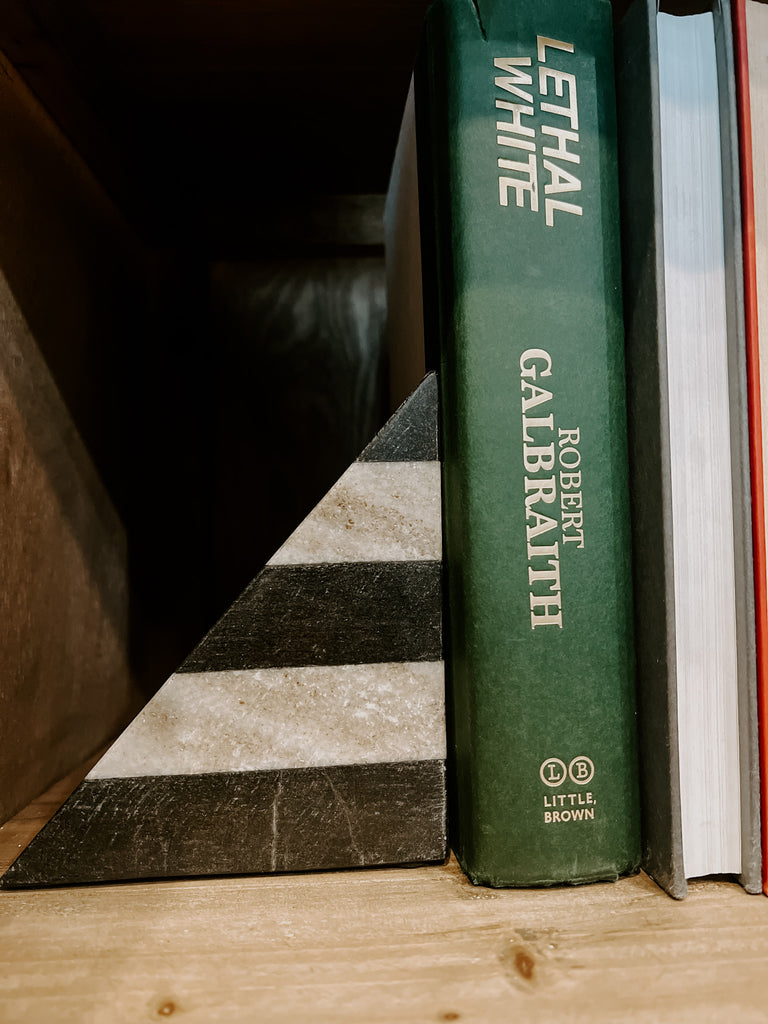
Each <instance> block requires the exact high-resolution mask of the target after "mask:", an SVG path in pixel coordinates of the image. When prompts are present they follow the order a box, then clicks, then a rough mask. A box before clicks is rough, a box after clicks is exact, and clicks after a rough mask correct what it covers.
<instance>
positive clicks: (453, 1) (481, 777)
mask: <svg viewBox="0 0 768 1024" xmlns="http://www.w3.org/2000/svg"><path fill="white" fill-rule="evenodd" d="M415 94H416V95H415V103H416V126H417V139H418V176H419V196H420V199H419V203H420V217H421V228H422V265H423V272H424V321H425V334H426V350H427V356H428V363H429V362H432V361H433V360H434V355H433V354H434V353H438V352H439V364H440V370H441V390H442V431H443V433H442V441H443V460H444V461H443V474H444V475H443V484H444V528H445V544H446V566H447V588H448V597H449V601H448V624H449V633H448V637H449V650H448V652H447V670H448V674H449V680H450V681H449V693H450V698H451V699H450V708H451V721H450V731H451V743H452V752H451V757H452V782H453V808H452V810H453V819H452V820H453V826H452V828H453V836H452V841H453V846H454V849H455V851H456V853H457V856H458V858H459V860H460V862H461V864H462V866H463V868H464V870H465V871H466V872H467V873H468V874H469V876H470V877H471V878H472V879H473V880H474V881H476V882H480V883H486V884H490V885H499V886H501V885H516V886H524V885H526V886H527V885H553V884H558V883H564V882H586V881H590V880H595V879H604V878H616V877H617V876H618V875H620V874H622V873H625V872H629V871H632V870H634V869H635V868H636V867H637V865H638V861H639V813H638V796H637V768H636V741H635V698H634V678H633V666H634V655H633V644H632V611H631V568H630V557H629V548H630V540H629V513H628V489H627V453H626V419H625V415H626V414H625V396H624V361H623V329H622V307H621V273H620V258H619V237H618V220H619V217H618V185H617V170H616V126H615V106H614V85H613V45H612V33H611V7H610V4H609V3H607V2H603V0H591V2H587V3H580V4H578V5H576V4H571V3H566V2H563V0H542V2H538V3H536V4H531V3H521V2H520V3H518V2H512V3H510V2H505V3H499V2H489V0H485V2H483V0H480V2H477V3H473V2H471V0H438V2H437V3H436V4H434V5H433V7H432V8H431V9H430V11H429V13H428V16H427V22H426V27H425V36H424V44H423V50H422V57H421V60H420V64H419V66H418V69H417V74H416V90H415Z"/></svg>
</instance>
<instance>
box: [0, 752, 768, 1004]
mask: <svg viewBox="0 0 768 1024" xmlns="http://www.w3.org/2000/svg"><path fill="white" fill-rule="evenodd" d="M80 774H82V772H81V773H80ZM76 781H77V779H76V777H74V776H73V777H70V778H69V779H68V780H65V781H64V782H63V783H60V784H59V785H58V786H56V787H54V789H53V790H51V791H50V792H49V793H47V794H46V795H45V796H44V797H42V798H41V799H40V800H38V801H36V802H35V803H34V804H33V805H31V806H30V807H29V808H27V810H26V811H24V812H23V813H22V814H20V815H19V816H18V817H17V818H15V819H13V820H12V821H11V822H8V823H7V824H6V825H5V826H4V827H3V828H2V829H0V869H3V870H4V868H5V866H7V864H8V863H9V862H10V861H11V860H12V859H13V858H14V857H15V856H16V854H17V853H18V851H19V849H20V848H21V847H23V846H24V845H25V844H26V843H27V842H28V841H29V839H30V838H31V837H32V835H33V834H34V833H35V832H36V831H37V829H38V828H39V827H40V826H41V824H42V823H43V822H44V821H45V820H47V818H48V816H49V815H50V814H51V813H52V812H53V810H54V809H55V807H56V806H57V805H58V803H59V802H60V801H61V800H62V799H63V798H64V796H65V795H66V793H67V792H68V790H69V789H70V788H71V787H72V785H74V784H75V782H76ZM766 978H768V900H766V899H765V898H764V897H762V896H747V895H746V894H745V893H744V892H743V891H742V890H741V889H740V888H739V887H738V886H736V885H731V884H728V883H725V882H715V881H703V882H695V883H693V884H692V885H691V893H690V896H689V897H688V899H687V900H685V901H684V902H682V903H679V902H675V901H674V900H672V899H670V898H669V897H668V896H666V895H665V894H663V893H662V892H661V891H660V890H659V889H658V888H657V887H656V886H655V885H654V883H653V882H651V881H650V879H648V878H647V877H646V876H645V875H639V876H637V877H635V878H628V879H624V880H622V881H620V882H618V883H616V884H602V885H592V886H585V887H583V888H578V889H567V888H566V889H557V890H550V891H543V890H524V891H494V890H490V889H483V888H475V887H474V886H472V885H471V883H470V882H468V881H467V880H466V879H465V878H464V876H463V875H462V874H461V872H460V871H459V869H458V867H457V865H456V863H455V861H454V860H453V859H452V860H451V861H450V862H449V863H447V864H446V865H443V866H438V867H431V868H414V869H397V870H393V869H382V870H368V871H349V872H328V873H318V874H304V875H283V876H276V877H251V878H221V879H199V880H184V881H178V882H157V883H138V884H124V885H106V886H96V887H91V888H72V889H58V890H48V891H40V892H18V893H12V892H0V1021H2V1022H3V1024H11V1022H13V1024H16V1022H24V1024H27V1022H29V1024H38V1022H40V1021H46V1022H72V1024H102V1022H103V1024H107V1022H109V1024H120V1022H123V1021H125V1022H128V1021H130V1022H137V1021H152V1020H163V1019H168V1018H172V1019H174V1020H176V1019H178V1020H179V1021H196V1022H197V1021H199V1022H210V1021H228V1022H232V1021H248V1022H251V1021H253V1022H256V1021H269V1022H271V1024H282V1022H294V1021H295V1022H304V1021H307V1022H310V1021H311V1022H312V1024H323V1022H328V1024H331V1022H334V1024H345V1022H353V1021H354V1022H371V1024H375V1022H378V1021H382V1022H383V1021H386V1022H388V1024H391V1022H418V1024H421V1022H425V1024H426V1022H440V1021H460V1022H466V1024H470V1022H477V1024H494V1022H496V1021H505V1022H507V1021H515V1022H518V1021H534V1022H536V1021H577V1022H578V1021H592V1022H595V1021H596V1022H599V1021H619V1020H620V1021H625V1020H631V1021H640V1022H644V1021H649V1022H650V1021H675V1022H688V1021H691V1022H693V1021H696V1022H704V1021H739V1022H751V1021H766V1020H768V999H767V998H766Z"/></svg>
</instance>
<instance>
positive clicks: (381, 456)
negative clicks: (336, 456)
mask: <svg viewBox="0 0 768 1024" xmlns="http://www.w3.org/2000/svg"><path fill="white" fill-rule="evenodd" d="M437 459H438V441H437V377H436V376H435V374H434V373H430V374H429V375H428V376H427V377H425V378H424V380H423V381H422V382H421V384H419V386H418V388H416V390H415V391H414V392H413V394H412V395H411V396H410V398H407V399H406V400H405V402H404V403H403V404H402V405H401V406H400V408H399V409H398V410H397V412H396V413H395V414H394V415H393V416H392V417H391V419H389V420H388V421H387V423H386V424H385V425H384V426H383V427H382V428H381V430H380V431H379V433H378V434H377V435H376V437H374V439H373V440H372V441H371V443H370V444H369V445H368V447H367V448H366V449H365V451H364V452H363V453H362V455H360V457H359V458H358V460H357V461H358V462H425V461H427V462H436V461H437Z"/></svg>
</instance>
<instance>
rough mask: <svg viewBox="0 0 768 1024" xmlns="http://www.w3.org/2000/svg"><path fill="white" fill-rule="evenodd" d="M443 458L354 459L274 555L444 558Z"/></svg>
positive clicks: (296, 560) (282, 558) (288, 558)
mask: <svg viewBox="0 0 768 1024" xmlns="http://www.w3.org/2000/svg"><path fill="white" fill-rule="evenodd" d="M441 557H442V549H441V533H440V463H439V462H355V463H353V464H352V465H351V466H350V468H349V469H348V470H347V471H346V473H344V475H343V476H342V477H341V478H340V479H339V481H338V483H336V484H335V485H334V486H333V487H332V488H331V490H330V491H329V492H328V493H327V494H326V495H325V497H324V498H323V499H322V501H320V502H319V504H318V505H316V506H315V508H314V509H313V511H312V513H311V514H310V515H309V516H308V517H307V518H306V519H305V520H304V522H303V523H302V524H301V525H300V526H299V527H298V528H297V529H296V530H295V531H294V532H293V533H292V534H291V536H290V537H289V538H288V540H287V541H286V542H285V544H283V546H282V547H281V548H280V549H279V551H277V553H276V554H275V555H274V556H273V557H272V558H271V559H270V561H269V564H270V565H289V564H294V565H296V564H313V563H318V562H355V561H368V562H374V561H379V562H395V561H418V560H424V559H427V560H434V561H439V560H440V558H441Z"/></svg>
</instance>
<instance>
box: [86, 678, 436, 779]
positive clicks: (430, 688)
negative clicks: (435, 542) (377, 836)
mask: <svg viewBox="0 0 768 1024" xmlns="http://www.w3.org/2000/svg"><path fill="white" fill-rule="evenodd" d="M440 758H445V686H444V671H443V663H442V662H440V661H437V662H431V661H429V662H403V663H400V662H395V663H384V662H381V663H378V664H375V665H332V666H302V667H299V668H290V669H246V670H243V671H227V672H187V673H183V674H180V675H179V674H174V675H172V676H171V677H170V679H168V681H167V682H166V683H165V685H164V686H163V687H161V689H160V690H159V691H158V692H157V693H156V694H155V696H154V697H153V698H152V700H151V701H150V702H149V704H147V706H146V707H145V708H144V710H143V711H142V712H141V713H140V714H139V715H138V716H137V717H136V718H135V719H134V720H133V722H132V723H131V724H130V725H129V726H128V728H127V729H126V730H125V731H124V732H123V733H122V735H121V736H119V737H118V739H117V740H116V741H115V742H114V744H113V745H112V746H111V747H110V749H109V750H108V751H107V752H106V754H104V756H103V757H102V758H101V759H100V760H99V761H98V763H97V764H96V765H95V766H94V767H93V769H92V770H91V772H90V774H89V775H88V778H89V779H97V778H98V779H109V778H128V777H138V776H142V775H202V774H205V773H210V772H244V771H267V770H273V769H274V770H277V769H290V768H309V767H317V768H319V767H327V766H329V765H340V764H373V763H376V762H394V761H427V760H433V759H440Z"/></svg>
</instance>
